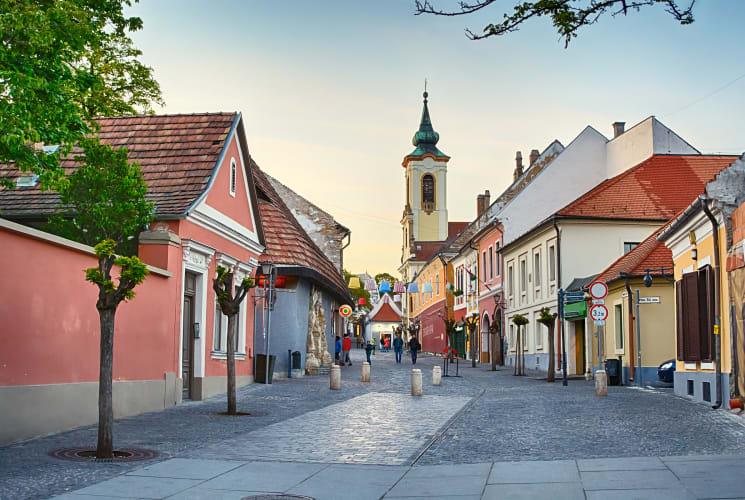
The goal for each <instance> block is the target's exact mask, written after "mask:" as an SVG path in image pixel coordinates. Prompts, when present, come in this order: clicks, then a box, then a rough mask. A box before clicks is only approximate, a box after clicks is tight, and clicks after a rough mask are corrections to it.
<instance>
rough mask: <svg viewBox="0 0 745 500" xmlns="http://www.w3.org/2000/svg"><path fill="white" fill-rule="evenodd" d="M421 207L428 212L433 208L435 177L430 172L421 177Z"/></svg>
mask: <svg viewBox="0 0 745 500" xmlns="http://www.w3.org/2000/svg"><path fill="white" fill-rule="evenodd" d="M422 208H423V209H424V210H425V211H428V212H431V211H432V210H434V209H435V178H434V177H432V175H430V174H426V175H425V176H424V177H422Z"/></svg>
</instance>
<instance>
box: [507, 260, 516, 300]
mask: <svg viewBox="0 0 745 500" xmlns="http://www.w3.org/2000/svg"><path fill="white" fill-rule="evenodd" d="M514 287H515V273H514V271H513V269H512V266H509V267H508V268H507V295H510V296H512V295H514V292H515V288H514Z"/></svg>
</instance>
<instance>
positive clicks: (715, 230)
mask: <svg viewBox="0 0 745 500" xmlns="http://www.w3.org/2000/svg"><path fill="white" fill-rule="evenodd" d="M698 199H699V202H700V203H701V209H702V210H703V211H704V213H705V214H706V216H707V217H708V218H709V221H711V234H712V237H713V240H714V329H715V330H716V332H717V334H716V335H714V346H715V347H714V348H715V352H716V356H715V358H716V359H715V362H716V380H714V386H715V388H716V389H715V390H716V393H717V400H716V402H715V403H714V404H713V405H712V408H714V409H715V410H716V409H717V408H720V407H721V406H722V343H721V341H720V340H719V339H720V335H721V332H720V331H719V330H720V328H719V327H720V316H719V310H720V308H721V298H720V293H719V224H718V223H717V219H716V217H714V214H712V213H711V210H709V204H708V202H707V197H706V194H702V195H700V196H699V197H698Z"/></svg>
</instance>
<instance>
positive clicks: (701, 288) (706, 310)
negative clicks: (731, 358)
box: [698, 265, 715, 362]
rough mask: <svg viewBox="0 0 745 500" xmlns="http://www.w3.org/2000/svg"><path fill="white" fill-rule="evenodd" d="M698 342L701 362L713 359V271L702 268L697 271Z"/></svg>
mask: <svg viewBox="0 0 745 500" xmlns="http://www.w3.org/2000/svg"><path fill="white" fill-rule="evenodd" d="M698 310H699V325H700V326H699V342H700V344H701V361H706V362H711V361H712V360H713V359H714V314H715V309H714V270H713V269H712V268H711V266H708V265H707V266H704V267H702V268H701V269H699V270H698Z"/></svg>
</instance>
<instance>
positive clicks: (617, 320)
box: [613, 300, 624, 354]
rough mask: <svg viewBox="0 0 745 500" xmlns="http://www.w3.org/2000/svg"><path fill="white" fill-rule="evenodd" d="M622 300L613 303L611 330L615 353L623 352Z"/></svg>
mask: <svg viewBox="0 0 745 500" xmlns="http://www.w3.org/2000/svg"><path fill="white" fill-rule="evenodd" d="M623 324H624V321H623V300H618V301H616V302H614V303H613V331H614V333H615V341H616V354H623V351H624V349H623V338H624V337H623Z"/></svg>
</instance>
